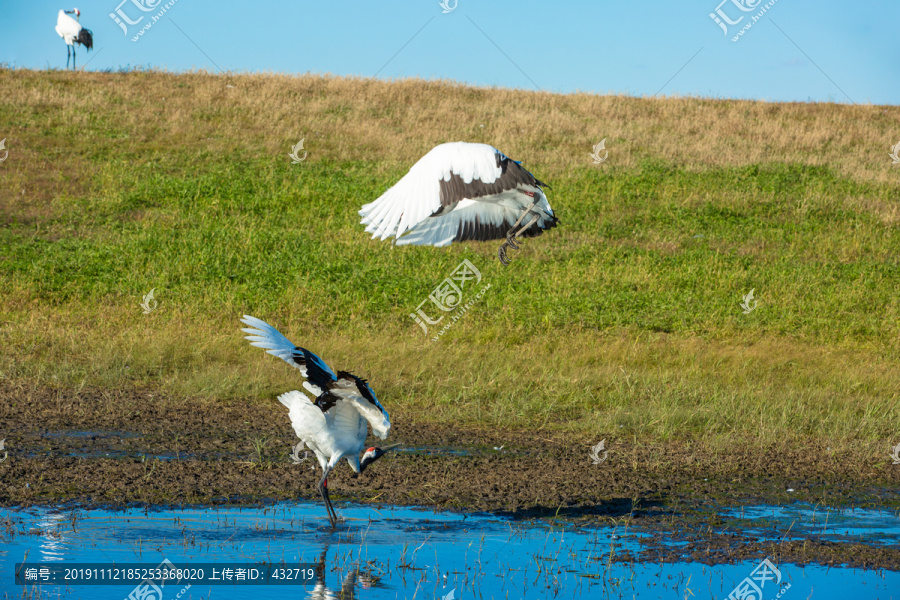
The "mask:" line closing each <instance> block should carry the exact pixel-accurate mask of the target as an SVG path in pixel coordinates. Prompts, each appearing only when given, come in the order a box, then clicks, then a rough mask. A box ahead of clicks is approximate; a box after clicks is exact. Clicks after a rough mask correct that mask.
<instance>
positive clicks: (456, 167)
mask: <svg viewBox="0 0 900 600" xmlns="http://www.w3.org/2000/svg"><path fill="white" fill-rule="evenodd" d="M545 187H549V186H548V185H547V184H546V183H544V182H542V181H540V180H539V179H537V178H536V177H535V176H534V175H532V174H531V173H529V172H528V171H526V170H525V169H524V168H523V167H522V164H521V163H520V162H518V161H515V160H512V159H511V158H509V157H508V156H506V155H505V154H503V153H502V152H500V151H499V150H497V149H496V148H494V147H493V146H490V145H488V144H474V143H470V142H448V143H446V144H440V145H438V146H435V147H434V148H432V149H431V151H429V152H428V154H426V155H425V156H423V157H422V158H420V159H419V162H417V163H416V164H414V165H413V166H412V168H411V169H410V170H409V173H407V174H406V175H404V176H403V178H401V179H400V181H398V182H397V183H396V184H395V185H394V186H393V187H392V188H390V189H389V190H388V191H386V192H385V193H384V194H382V195H381V197H380V198H378V199H377V200H375V201H374V202H370V203H369V204H366V205H365V206H363V207H362V208H361V209H360V211H359V214H360V216H362V224H363V225H365V226H366V233H371V234H372V237H373V238H375V237H379V236H380V237H381V239H382V240H386V239H388V238H389V237H394V238H396V242H395V243H396V244H397V245H398V246H403V245H405V244H414V245H420V246H438V247H440V246H447V245H449V244H451V243H453V242H462V241H466V240H481V241H483V240H496V239H502V238H506V241H504V242H503V244H501V246H500V249H499V251H498V253H497V254H498V257H499V258H500V262H501V263H503V264H504V265H507V264H509V259H508V257H507V255H506V249H507V248H512V249H513V250H515V249H517V248H518V247H519V246H518V244H517V242H516V240H517V239H518V238H520V237H534V236H537V235H540V234H542V233H543V232H544V231H545V230H547V229H550V228H552V227H556V223H557V221H558V219H557V218H556V215H554V214H553V209H552V208H550V203H549V202H548V201H547V196H545V195H544V191H543V188H545ZM529 215H530V216H531V219H530V220H528V221H525V219H526V217H528V216H529ZM517 216H518V219H517V218H516V217H517ZM523 221H525V224H524V225H521V224H522V222H523ZM520 225H521V227H520ZM407 232H408V233H407ZM404 233H407V235H405V236H404V235H403V234H404ZM401 236H403V237H401Z"/></svg>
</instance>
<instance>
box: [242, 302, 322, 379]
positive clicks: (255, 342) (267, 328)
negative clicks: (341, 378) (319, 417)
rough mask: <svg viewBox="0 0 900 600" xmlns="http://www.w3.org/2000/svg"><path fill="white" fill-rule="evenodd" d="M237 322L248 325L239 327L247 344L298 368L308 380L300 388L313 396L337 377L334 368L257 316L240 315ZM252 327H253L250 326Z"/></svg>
mask: <svg viewBox="0 0 900 600" xmlns="http://www.w3.org/2000/svg"><path fill="white" fill-rule="evenodd" d="M241 323H244V324H245V325H249V326H250V327H251V328H250V329H242V330H241V331H243V332H244V333H249V334H250V335H248V336H246V338H247V340H249V341H250V345H251V346H256V347H257V348H263V349H265V351H266V352H268V353H269V354H271V355H272V356H277V357H278V358H280V359H281V360H283V361H284V362H286V363H288V364H289V365H291V366H292V367H296V368H297V369H299V370H300V374H301V375H303V377H305V378H306V379H308V381H304V382H303V387H304V388H305V389H306V390H308V391H309V392H311V393H312V394H313V395H315V396H320V395H321V394H322V393H323V392H324V391H325V390H327V389H328V388H329V387H330V384H331V383H333V382H334V381H336V380H337V376H336V375H335V374H334V371H332V370H331V367H329V366H328V365H327V364H325V361H323V360H322V359H321V358H319V357H318V356H316V355H315V354H313V353H312V352H310V351H309V350H306V349H305V348H300V347H299V346H295V345H294V343H293V342H291V341H290V340H289V339H287V338H286V337H284V336H283V335H281V333H280V332H279V331H278V330H277V329H275V328H274V327H272V326H271V325H269V324H268V323H266V322H265V321H263V320H261V319H257V318H256V317H251V316H250V315H244V318H243V319H241ZM253 327H255V329H252V328H253Z"/></svg>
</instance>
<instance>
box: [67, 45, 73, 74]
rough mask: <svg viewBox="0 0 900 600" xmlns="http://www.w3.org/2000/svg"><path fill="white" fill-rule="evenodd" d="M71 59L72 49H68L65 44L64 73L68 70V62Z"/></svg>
mask: <svg viewBox="0 0 900 600" xmlns="http://www.w3.org/2000/svg"><path fill="white" fill-rule="evenodd" d="M71 57H72V49H71V48H69V45H68V44H66V71H68V70H69V60H70V59H71Z"/></svg>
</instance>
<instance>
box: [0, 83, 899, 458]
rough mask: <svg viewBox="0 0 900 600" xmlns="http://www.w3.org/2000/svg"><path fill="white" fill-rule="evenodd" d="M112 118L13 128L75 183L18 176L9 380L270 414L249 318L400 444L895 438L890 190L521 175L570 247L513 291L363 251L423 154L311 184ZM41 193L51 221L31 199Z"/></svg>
mask: <svg viewBox="0 0 900 600" xmlns="http://www.w3.org/2000/svg"><path fill="white" fill-rule="evenodd" d="M27 76H28V77H31V78H32V79H34V81H33V82H32V84H31V85H33V86H40V85H41V83H40V81H39V78H40V77H41V74H40V73H29V74H27ZM109 77H116V76H113V75H111V76H109ZM152 77H153V75H147V74H143V75H141V77H139V78H137V79H135V80H133V81H131V83H130V85H132V86H139V85H142V84H141V82H142V81H147V80H152ZM156 77H163V75H156ZM116 85H123V84H121V83H119V84H116ZM148 85H149V84H148ZM390 85H391V84H383V87H389V86H390ZM26 87H27V86H26ZM111 89H113V90H114V89H116V88H115V86H111ZM169 93H171V94H173V95H174V94H176V93H184V94H189V93H190V92H189V91H184V92H178V91H176V90H175V89H170V90H169ZM545 100H546V101H549V102H552V101H553V97H552V96H550V97H549V99H545ZM487 101H488V100H487V99H484V100H478V102H487ZM2 102H3V100H2V99H0V115H2V114H4V110H3V109H4V105H3V104H2ZM634 102H639V100H637V99H635V100H634ZM696 102H701V101H700V100H697V101H696ZM373 104H377V100H376V101H373ZM345 109H346V110H344V111H342V112H341V113H340V114H338V115H335V114H331V113H329V112H328V110H324V111H323V114H321V115H319V117H320V118H321V119H332V121H334V120H335V119H337V120H338V122H337V124H334V125H333V127H334V130H335V131H337V132H343V135H346V136H349V137H352V135H353V127H354V119H379V118H382V117H380V116H379V114H380V113H379V112H378V111H379V110H380V109H378V108H377V107H375V106H373V107H371V109H369V111H368V113H367V112H366V111H357V110H356V109H355V108H354V107H353V105H352V104H350V105H347V106H346V107H345ZM92 110H93V112H92V113H91V115H90V118H91V121H92V122H93V123H94V125H93V126H92V127H91V129H90V130H89V132H88V133H87V135H81V136H76V135H72V133H73V130H72V128H71V127H67V126H65V125H64V124H56V125H54V126H51V127H47V126H46V125H45V122H44V120H45V119H47V118H48V117H46V116H44V117H41V116H40V115H41V111H38V110H35V111H34V113H33V114H31V115H30V116H29V114H28V113H24V112H23V111H22V109H21V107H19V108H17V109H16V112H15V117H14V118H12V117H10V121H7V123H6V124H5V125H8V126H11V127H12V128H13V129H15V130H16V131H18V132H20V133H19V138H20V139H29V138H28V136H29V135H31V136H32V138H30V139H33V140H36V141H35V145H36V144H37V143H38V142H37V141H38V140H39V141H40V142H41V143H48V144H50V148H58V147H59V146H56V145H54V144H63V142H64V141H65V143H66V144H68V147H66V148H65V153H60V154H58V160H59V161H63V162H64V163H65V161H69V163H70V164H73V165H77V168H76V169H73V170H74V171H75V172H74V173H73V172H67V171H64V170H62V168H61V167H60V166H59V165H53V164H52V163H53V161H52V160H51V159H46V160H47V163H46V165H45V166H40V165H38V166H35V165H34V164H31V165H28V166H26V165H24V164H23V161H24V159H22V161H20V162H19V163H17V162H15V161H7V163H6V164H2V165H0V189H2V188H4V187H5V190H4V191H0V194H2V196H0V200H2V203H3V206H4V207H5V210H4V213H5V214H4V215H3V216H4V221H5V225H4V226H3V227H2V228H0V343H2V344H3V347H4V348H5V351H4V352H3V356H2V357H0V377H2V378H3V379H7V380H14V381H20V382H28V383H29V384H31V385H56V386H101V387H123V386H153V387H158V388H160V389H162V390H165V391H169V392H173V393H176V394H184V395H190V396H204V397H207V398H209V399H210V401H211V402H216V401H219V400H226V399H235V398H245V399H254V400H259V401H265V402H270V401H272V400H271V399H272V397H273V396H274V395H275V394H276V393H278V392H280V391H284V390H286V389H290V388H294V387H297V378H296V377H295V375H294V372H293V371H291V370H290V369H289V368H288V367H287V366H286V365H283V364H282V363H280V362H278V361H276V360H275V359H272V358H271V357H268V356H266V355H264V354H263V353H262V352H260V351H258V350H256V349H253V348H250V347H249V346H248V345H247V344H246V342H245V341H244V340H243V338H242V334H241V332H240V331H239V327H240V326H241V325H240V323H239V322H238V319H239V318H240V316H241V315H243V314H245V313H247V314H252V315H254V316H258V317H260V318H262V319H264V320H267V321H269V322H270V323H272V324H273V325H275V326H276V327H278V328H279V329H280V330H281V331H282V332H283V333H284V334H285V335H287V336H288V337H289V338H290V339H292V340H293V341H294V342H295V343H298V344H301V345H304V346H306V347H308V348H310V349H312V350H314V351H316V352H317V353H319V354H320V355H321V356H322V357H323V358H324V359H325V360H326V361H328V362H330V363H331V364H332V365H334V366H335V367H337V368H346V369H349V370H352V371H354V372H356V373H358V374H360V375H363V376H365V377H367V378H369V379H370V380H371V382H372V384H373V386H374V388H375V390H376V392H377V393H378V394H379V396H380V398H382V400H383V401H384V403H385V404H386V405H387V406H388V408H390V409H393V410H392V417H393V419H394V420H395V421H397V419H404V418H405V419H408V420H416V421H420V422H421V421H428V422H438V423H443V422H447V423H450V422H460V421H462V422H464V423H467V424H470V425H473V426H487V427H507V428H519V427H521V428H532V427H537V428H543V429H546V430H548V431H563V430H564V431H574V432H578V433H581V434H585V435H622V436H629V437H633V438H634V439H636V440H640V439H651V440H659V439H671V438H679V439H697V440H701V439H702V440H710V439H713V440H714V439H720V440H722V443H742V442H739V441H738V440H746V439H763V440H769V441H771V440H772V439H792V438H796V439H803V438H808V439H817V440H821V439H829V440H834V441H835V443H838V442H845V443H853V442H866V443H875V442H879V443H883V442H885V441H890V439H891V436H895V435H898V434H900V431H898V428H897V423H900V408H898V406H900V403H898V396H900V368H898V366H897V365H898V362H897V359H898V358H900V352H898V350H900V343H898V340H900V301H898V299H897V290H898V289H900V285H898V284H900V267H898V249H900V230H898V227H897V224H896V222H895V221H892V220H890V219H885V218H884V210H883V209H884V207H885V206H895V205H896V202H897V200H896V199H897V198H898V197H900V185H898V183H896V181H895V182H894V183H890V182H884V181H880V180H873V179H872V178H866V177H853V176H851V175H849V174H847V173H845V172H843V170H842V169H838V168H836V167H832V166H829V165H827V164H825V165H816V164H806V163H802V162H791V161H788V160H781V161H772V162H765V163H758V164H757V163H754V164H734V165H724V166H722V165H712V164H708V165H703V164H701V165H688V164H683V163H680V162H679V161H674V160H670V161H667V160H665V159H663V158H660V157H658V156H657V157H655V156H649V157H647V158H638V159H635V160H634V164H633V165H630V166H627V165H626V166H616V165H615V164H606V165H603V166H601V167H598V166H595V165H592V164H591V162H590V160H589V159H588V158H587V156H586V153H585V156H584V157H580V158H578V159H571V160H569V159H563V158H556V159H552V160H547V161H546V162H545V163H543V164H542V162H540V161H536V160H533V159H531V158H530V157H529V156H527V155H525V156H523V155H521V154H514V156H515V157H516V158H517V159H522V160H525V161H526V166H527V167H528V168H529V169H530V170H532V171H533V172H534V173H535V174H536V175H537V176H538V177H540V178H541V179H543V180H545V181H548V182H550V183H551V184H552V186H553V188H552V190H550V191H549V192H548V194H549V198H550V201H551V203H552V205H553V206H554V208H555V209H556V211H557V214H558V215H559V217H560V219H561V224H560V226H559V227H558V228H557V229H555V230H553V231H551V232H549V233H548V234H546V235H543V236H541V237H540V238H535V239H529V240H525V242H524V243H523V244H522V250H520V251H512V252H511V256H512V260H513V262H512V265H511V266H509V267H507V268H504V267H502V266H501V265H500V264H499V262H498V261H497V259H496V252H497V247H498V246H499V243H498V242H490V243H474V244H462V245H454V246H452V247H449V248H444V249H435V248H409V247H401V248H394V247H392V246H391V245H390V244H389V243H386V242H378V241H372V240H370V239H369V238H368V236H367V235H366V234H365V233H364V232H363V228H362V226H360V225H359V224H358V216H357V213H356V211H357V210H358V208H359V207H360V206H361V205H362V204H363V203H365V202H369V201H371V200H373V199H375V198H377V197H378V196H379V195H380V194H381V193H382V192H383V191H384V190H385V189H387V187H389V186H390V185H392V184H393V183H395V182H396V181H397V180H398V179H399V178H400V177H401V176H402V175H403V174H404V173H405V172H406V170H407V169H408V168H409V166H411V164H412V162H413V161H414V160H415V158H416V157H409V156H405V155H404V156H402V157H398V156H395V155H392V154H390V153H374V152H373V153H372V154H365V153H363V154H362V155H361V156H358V157H355V158H348V157H347V156H346V155H345V154H344V153H342V152H341V151H339V150H329V148H328V147H327V146H326V145H325V142H322V143H321V144H320V145H318V146H317V145H315V144H312V145H311V144H310V143H307V145H306V146H307V148H308V149H310V148H313V149H310V156H309V159H308V160H307V161H305V162H303V163H302V164H300V165H291V164H290V160H289V159H288V158H287V151H288V150H289V148H290V144H289V143H285V144H282V145H281V146H279V147H278V150H277V151H271V152H270V151H267V150H266V148H264V147H262V146H261V145H260V142H259V140H256V141H255V140H253V139H243V140H235V141H234V143H233V144H231V148H230V149H227V150H225V151H220V150H214V149H204V148H202V147H198V145H197V144H195V143H184V144H178V143H173V144H165V143H163V142H162V141H161V140H159V139H153V140H150V141H142V140H141V134H142V133H141V130H140V128H139V127H138V126H134V125H128V124H123V123H119V122H118V121H117V111H120V110H124V109H123V108H122V107H121V105H120V104H119V103H109V104H106V105H103V104H98V105H96V106H94V107H93V108H92ZM198 110H199V109H198ZM372 111H375V114H369V113H372ZM200 112H202V113H203V115H205V116H204V117H203V120H202V122H198V123H194V125H193V126H195V127H198V128H201V129H203V128H208V129H209V131H207V133H209V134H210V135H211V136H212V135H215V133H216V131H217V125H218V123H217V121H216V120H217V119H219V118H221V117H220V116H218V115H219V113H218V112H217V111H211V112H210V111H207V110H206V109H203V110H200ZM332 112H333V111H332ZM195 116H196V115H195ZM3 120H4V117H2V116H0V131H3V130H5V129H6V127H5V126H4V124H3ZM147 126H148V127H151V128H152V127H156V126H158V125H154V123H152V122H149V123H148V124H147ZM259 126H260V127H261V126H262V125H259ZM651 126H654V127H655V126H657V125H654V124H653V123H652V119H650V120H649V121H648V125H647V127H651ZM334 135H338V134H334ZM405 135H407V136H415V135H416V133H415V131H409V132H408V133H406V134H405ZM463 137H465V136H464V135H463V133H461V132H456V131H454V132H450V133H449V134H448V139H457V138H463ZM295 141H296V140H294V142H295ZM292 143H293V142H292ZM331 143H332V144H333V145H335V146H337V145H340V143H339V141H332V142H331ZM282 146H283V147H282ZM8 147H10V148H11V150H10V151H11V153H14V152H16V146H15V145H14V144H8ZM52 152H54V153H55V152H56V150H53V151H52ZM36 156H37V151H36V150H35V151H33V152H32V153H31V157H32V160H36V158H35V157H36ZM4 178H5V179H6V183H7V184H8V185H5V186H4V185H3V182H4ZM48 181H52V182H54V183H52V184H51V183H47V182H48ZM29 186H36V187H38V189H44V192H45V193H44V195H43V196H42V197H41V199H39V200H37V201H35V200H29V201H28V202H26V201H25V198H30V196H28V192H26V194H23V195H20V194H18V191H17V190H18V188H19V187H23V188H27V187H29ZM872 207H878V210H875V209H873V208H872ZM463 259H469V260H470V261H472V263H473V264H474V265H475V266H476V267H477V268H479V269H480V270H481V273H482V275H483V277H484V282H485V283H490V284H491V289H490V290H489V291H488V292H487V293H486V294H485V295H484V297H483V298H482V300H481V301H480V302H478V303H477V304H476V305H475V306H473V307H472V308H471V309H470V310H469V312H468V313H467V314H466V315H465V316H464V317H463V318H462V319H461V320H460V321H459V322H458V323H456V324H455V325H454V327H453V328H452V329H451V330H450V331H449V332H448V333H447V334H445V335H444V336H443V337H442V338H441V339H440V340H439V341H438V342H431V341H429V339H428V338H426V336H425V335H424V334H423V333H422V331H421V329H420V328H419V327H418V326H417V325H416V324H415V323H414V322H413V320H412V319H411V318H410V317H409V314H410V313H412V312H413V311H414V310H415V308H416V307H417V306H418V304H419V303H420V302H421V301H422V300H424V299H425V298H426V297H427V296H428V294H429V293H430V292H431V290H432V289H434V287H435V286H437V285H438V284H439V283H440V282H441V281H442V280H443V278H444V277H446V276H448V275H449V274H450V272H451V271H452V270H453V269H454V267H455V266H456V265H457V264H459V262H460V261H461V260H463ZM151 288H155V290H156V292H155V295H156V299H157V300H158V308H157V309H156V310H154V311H153V312H152V313H150V314H149V315H144V314H142V312H141V309H140V306H139V304H140V301H141V298H142V296H143V295H144V294H146V293H147V292H148V291H150V289H151ZM751 288H753V289H755V296H756V299H757V300H758V302H759V305H758V308H757V309H756V310H755V311H753V312H752V313H750V314H744V313H743V312H742V310H741V308H740V302H741V299H742V297H743V295H744V294H746V293H747V292H749V291H750V289H751ZM435 331H436V329H435Z"/></svg>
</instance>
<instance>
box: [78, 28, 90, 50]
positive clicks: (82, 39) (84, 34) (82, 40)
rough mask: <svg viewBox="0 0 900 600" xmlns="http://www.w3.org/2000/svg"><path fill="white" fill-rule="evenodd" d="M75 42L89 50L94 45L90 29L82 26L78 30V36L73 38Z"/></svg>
mask: <svg viewBox="0 0 900 600" xmlns="http://www.w3.org/2000/svg"><path fill="white" fill-rule="evenodd" d="M75 42H77V43H79V44H81V45H82V46H84V47H85V48H87V49H88V50H90V49H91V48H93V47H94V34H93V33H91V30H90V29H85V28H84V27H82V28H81V31H79V32H78V37H77V38H75Z"/></svg>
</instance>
